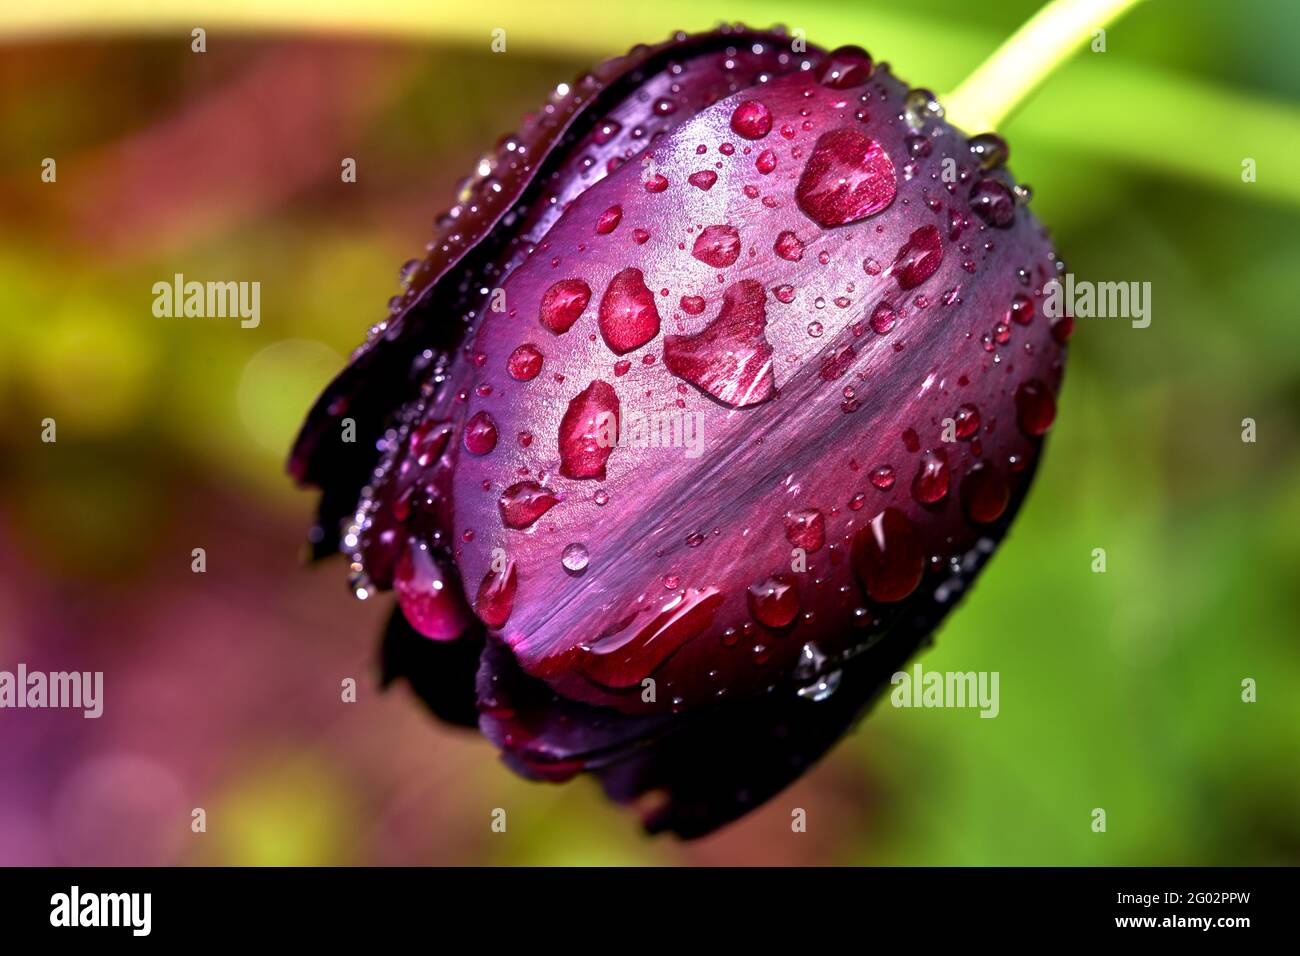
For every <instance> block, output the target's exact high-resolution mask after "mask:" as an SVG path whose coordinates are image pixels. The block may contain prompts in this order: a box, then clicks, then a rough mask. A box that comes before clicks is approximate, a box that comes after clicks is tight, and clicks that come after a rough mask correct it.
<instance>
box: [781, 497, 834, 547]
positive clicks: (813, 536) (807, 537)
mask: <svg viewBox="0 0 1300 956" xmlns="http://www.w3.org/2000/svg"><path fill="white" fill-rule="evenodd" d="M785 538H786V540H787V541H789V542H790V544H792V545H793V546H794V547H796V548H803V549H804V551H806V552H807V553H808V554H814V553H815V552H817V551H820V550H821V549H822V546H823V545H824V544H826V516H825V515H823V514H822V513H821V512H820V511H819V510H817V509H816V508H806V509H804V510H803V511H791V512H789V513H788V514H787V515H786V516H785Z"/></svg>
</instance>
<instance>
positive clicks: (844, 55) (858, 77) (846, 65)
mask: <svg viewBox="0 0 1300 956" xmlns="http://www.w3.org/2000/svg"><path fill="white" fill-rule="evenodd" d="M871 66H872V64H871V54H869V53H868V52H867V51H866V50H864V49H862V47H859V46H842V47H837V48H836V49H834V50H832V51H831V52H830V53H828V54H827V55H826V56H825V57H824V58H823V59H822V61H821V63H819V64H818V65H817V70H816V73H815V75H816V77H817V82H818V83H820V84H822V86H828V87H830V88H831V89H833V90H846V89H849V88H850V87H854V86H861V85H862V84H864V83H866V82H867V80H869V79H871Z"/></svg>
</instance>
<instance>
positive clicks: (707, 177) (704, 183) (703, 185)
mask: <svg viewBox="0 0 1300 956" xmlns="http://www.w3.org/2000/svg"><path fill="white" fill-rule="evenodd" d="M686 181H687V182H688V183H690V184H691V185H692V186H694V187H696V188H697V189H702V190H704V191H705V192H708V191H709V190H710V189H712V188H713V184H714V183H716V182H717V181H718V174H717V173H715V172H714V171H713V170H711V169H701V170H700V171H699V172H698V173H691V174H690V175H689V176H687V177H686Z"/></svg>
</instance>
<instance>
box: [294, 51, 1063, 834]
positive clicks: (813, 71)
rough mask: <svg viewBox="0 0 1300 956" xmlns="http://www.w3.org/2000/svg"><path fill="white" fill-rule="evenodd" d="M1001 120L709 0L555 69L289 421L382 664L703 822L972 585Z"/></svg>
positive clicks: (1007, 208) (1044, 322)
mask: <svg viewBox="0 0 1300 956" xmlns="http://www.w3.org/2000/svg"><path fill="white" fill-rule="evenodd" d="M1007 156H1008V147H1007V145H1006V144H1005V143H1004V142H1003V141H1002V140H1001V139H1000V138H998V137H997V136H995V135H992V134H982V135H976V136H974V137H968V136H967V135H966V134H965V133H963V132H962V131H960V130H959V129H957V128H955V127H954V126H952V125H949V123H948V122H947V121H946V119H945V117H944V112H943V109H942V107H941V106H940V104H939V102H938V101H937V100H936V98H935V97H934V95H933V94H930V93H929V92H927V91H925V90H924V89H917V88H913V87H910V86H909V85H908V84H907V83H904V82H903V81H902V80H900V79H899V78H897V77H896V76H895V75H894V74H893V72H892V71H891V70H890V68H889V67H888V65H887V64H884V63H877V62H874V61H873V60H872V58H871V57H870V56H869V55H868V54H867V53H866V52H865V51H863V50H862V49H859V48H857V47H844V48H841V49H837V50H834V51H833V52H829V53H828V52H824V51H822V50H819V49H816V48H814V47H808V49H807V50H806V51H804V52H794V51H793V49H792V43H791V40H790V38H789V37H788V36H786V35H784V34H782V33H779V32H771V33H765V32H754V31H750V30H746V29H743V28H735V29H721V30H718V31H716V32H712V33H707V34H700V35H691V36H687V35H677V36H674V37H673V38H671V39H670V40H668V41H667V42H664V43H660V44H658V45H655V46H642V47H637V48H636V49H634V50H633V51H632V52H631V53H630V54H628V55H627V56H625V57H621V58H618V59H614V60H611V61H609V62H607V63H604V64H602V65H601V66H599V67H597V68H596V69H595V70H594V71H593V72H592V73H590V74H588V75H585V76H583V77H581V78H580V79H578V80H577V81H575V82H574V83H573V84H571V85H565V86H561V87H559V88H558V89H557V90H556V91H555V92H554V94H553V95H552V96H551V97H550V99H549V100H548V101H547V103H546V104H545V106H544V107H543V109H541V110H540V111H539V112H537V113H536V114H533V115H530V116H527V117H525V118H524V121H523V124H522V127H521V128H520V131H519V132H518V133H517V134H516V135H513V136H507V137H505V138H504V139H502V140H501V141H500V142H499V143H498V145H497V147H496V149H495V150H494V151H493V152H492V153H491V154H489V155H487V156H486V157H484V158H483V160H482V161H481V162H480V163H479V164H478V166H477V168H476V170H475V174H474V176H473V177H472V178H470V179H469V180H467V181H466V182H465V183H464V185H463V186H462V188H461V189H460V192H459V195H458V197H457V201H456V204H455V205H454V206H453V207H452V208H451V209H450V211H449V212H448V213H446V214H445V215H444V216H442V217H441V219H440V220H439V223H438V227H437V232H436V234H435V236H434V239H433V241H432V242H431V243H430V244H429V246H428V249H429V253H428V255H427V257H426V258H425V259H424V260H422V261H420V262H419V263H418V264H415V265H413V266H412V267H411V268H409V269H408V270H404V279H405V282H406V288H405V291H404V293H403V294H402V295H401V296H399V297H397V298H396V299H395V300H394V301H393V302H392V303H391V307H390V314H389V315H388V317H387V318H386V319H385V320H383V321H382V322H380V323H378V324H377V325H375V326H374V327H373V328H372V329H371V331H370V335H369V338H368V339H367V341H366V342H365V343H364V344H363V345H362V346H361V347H360V348H359V349H358V350H357V351H356V353H355V354H354V355H353V357H352V361H351V364H350V365H349V366H348V367H347V368H346V369H345V370H344V371H343V372H342V373H341V374H340V375H339V376H338V378H337V379H336V380H335V381H334V382H333V383H332V384H331V385H330V386H329V387H328V388H327V389H326V391H325V393H324V394H323V395H322V396H321V398H320V399H319V401H318V402H317V404H316V406H315V408H314V409H313V410H312V412H311V415H310V417H309V418H308V420H307V423H306V425H305V426H304V428H303V431H302V434H301V436H300V438H299V440H298V443H297V445H296V447H295V449H294V452H293V455H292V458H291V461H290V470H291V472H292V474H293V475H294V477H295V478H297V479H298V480H299V481H301V482H303V483H307V484H312V485H316V486H319V487H320V488H321V489H322V490H323V496H322V499H321V508H320V520H319V523H318V524H317V526H316V527H315V528H314V529H313V532H312V541H313V544H314V546H315V549H316V551H317V553H318V554H327V553H331V552H333V551H335V550H342V551H343V553H344V554H345V555H346V556H347V558H348V560H349V562H350V565H351V571H352V580H353V586H354V588H355V589H356V591H357V593H358V595H360V596H362V597H366V596H369V595H372V594H374V593H375V592H377V591H384V590H389V589H391V590H393V591H394V592H396V598H397V604H398V606H399V611H398V613H397V614H395V616H394V618H393V620H392V622H391V624H390V626H389V630H388V633H387V635H386V637H385V641H384V662H385V671H386V675H387V676H388V677H390V678H392V677H395V676H404V677H406V678H408V679H409V680H410V681H411V683H412V684H413V685H414V686H415V688H416V689H417V690H418V691H419V692H420V693H421V695H422V696H424V697H425V699H426V700H427V701H428V702H429V704H430V706H431V707H432V708H433V709H434V710H435V711H436V712H437V713H439V714H441V715H442V716H444V717H447V718H448V719H450V720H454V721H457V722H461V723H468V724H477V726H478V727H479V728H480V730H481V731H482V733H483V734H484V735H485V736H486V737H487V738H488V739H490V740H491V741H492V742H493V743H494V744H496V745H497V746H498V747H499V748H501V750H502V752H503V754H504V757H505V759H506V761H507V762H508V763H509V764H510V766H511V767H513V768H514V769H516V770H517V771H519V772H520V773H522V774H525V775H527V776H529V777H532V778H536V779H542V780H550V781H559V780H565V779H568V778H571V777H573V776H574V775H576V774H579V773H584V772H587V773H593V774H596V775H598V776H599V777H600V779H601V781H602V782H603V784H604V786H605V788H606V790H607V791H608V793H609V794H610V795H611V796H612V797H613V798H615V799H617V800H620V801H638V802H639V803H641V805H642V809H643V812H644V813H645V814H646V817H645V819H646V823H647V825H648V826H649V827H650V828H651V829H653V830H671V831H674V832H677V833H679V834H681V835H684V836H696V835H700V834H703V833H707V832H710V831H711V830H713V829H714V828H716V827H717V826H719V825H721V824H723V823H725V822H727V821H729V820H732V819H735V818H736V817H738V816H740V815H742V814H743V813H744V812H746V811H747V810H749V809H750V808H752V807H754V806H756V805H757V804H759V803H761V802H762V801H764V800H765V799H767V798H769V797H770V796H772V795H773V794H775V793H776V792H778V791H779V790H780V789H781V788H782V787H784V786H785V785H786V784H787V783H789V782H790V781H791V780H793V779H794V778H796V777H797V776H798V775H799V774H800V773H802V772H803V770H804V769H806V768H807V767H808V766H809V765H810V764H811V763H812V762H813V761H815V760H816V759H817V758H818V757H819V756H821V755H822V754H823V753H824V752H825V751H826V750H827V749H828V748H829V747H830V746H831V745H832V744H833V743H834V742H835V741H836V740H837V739H838V738H839V737H840V736H841V735H842V734H843V733H844V732H845V731H846V729H848V728H849V727H850V726H852V724H853V722H854V721H855V720H856V719H857V718H858V717H859V716H860V715H861V713H862V712H863V710H864V709H865V707H866V706H867V705H868V704H869V702H870V701H871V700H872V698H873V697H874V696H875V695H876V694H877V692H878V691H879V690H880V688H881V687H882V685H885V684H886V683H887V682H888V679H889V676H890V675H891V674H892V673H893V672H894V671H895V670H896V669H898V668H899V667H900V666H902V665H903V664H904V662H905V661H906V660H907V659H908V657H909V655H911V654H912V653H913V652H914V651H915V650H916V648H917V647H918V646H919V645H920V644H921V643H922V642H923V641H925V640H926V639H928V638H929V636H930V635H931V634H932V632H933V631H934V629H935V627H936V626H937V625H938V624H939V622H940V621H941V620H942V619H943V618H944V616H945V615H946V614H947V612H948V611H949V610H950V609H951V608H952V607H953V606H954V605H955V604H956V603H957V602H958V601H959V599H960V598H961V597H962V595H963V594H964V593H965V592H966V591H967V590H968V589H969V588H970V586H971V583H972V581H973V580H974V578H975V576H976V575H977V574H978V573H979V571H980V569H981V567H982V566H983V565H984V563H985V562H986V561H987V559H988V558H989V556H990V555H991V554H992V553H993V551H994V549H995V548H996V546H997V545H998V542H999V541H1001V540H1002V538H1003V536H1004V535H1005V533H1006V530H1007V528H1008V526H1009V524H1010V522H1011V520H1012V518H1013V517H1014V515H1015V513H1016V511H1017V510H1018V508H1019V507H1020V505H1021V502H1022V501H1023V499H1024V496H1025V492H1026V490H1027V488H1028V486H1029V482H1030V479H1031V476H1032V475H1033V473H1034V469H1035V466H1036V465H1037V463H1038V459H1039V456H1040V454H1041V451H1042V446H1043V440H1044V435H1045V434H1046V433H1047V431H1048V429H1049V428H1050V426H1051V425H1052V422H1053V417H1054V414H1055V402H1056V396H1057V393H1058V390H1059V388H1060V385H1061V378H1062V370H1063V363H1064V359H1065V351H1066V339H1067V338H1068V335H1069V332H1070V321H1069V320H1068V319H1057V320H1055V321H1053V320H1052V319H1051V318H1050V317H1049V316H1047V315H1045V314H1043V310H1042V309H1041V300H1042V297H1043V295H1044V291H1043V290H1044V286H1045V284H1046V283H1048V282H1049V280H1051V279H1053V278H1054V277H1055V276H1056V275H1057V273H1058V272H1059V271H1060V270H1062V269H1063V266H1062V263H1061V261H1060V260H1059V259H1058V258H1057V256H1056V254H1055V252H1054V251H1053V248H1052V244H1051V242H1050V240H1049V238H1048V236H1047V233H1046V231H1045V229H1044V228H1043V226H1042V225H1041V224H1040V223H1039V222H1038V221H1037V220H1036V219H1035V217H1034V215H1033V214H1032V213H1031V211H1030V209H1029V207H1028V206H1027V201H1028V191H1027V190H1026V189H1025V188H1023V187H1022V186H1020V185H1018V184H1017V183H1016V181H1015V180H1014V179H1013V178H1012V176H1011V174H1010V173H1009V172H1008V170H1007V169H1006V165H1005V164H1006V160H1007Z"/></svg>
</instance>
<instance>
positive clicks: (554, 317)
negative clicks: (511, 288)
mask: <svg viewBox="0 0 1300 956" xmlns="http://www.w3.org/2000/svg"><path fill="white" fill-rule="evenodd" d="M590 301H591V287H590V286H588V285H587V283H585V282H583V281H582V280H581V279H561V280H560V281H559V282H557V283H555V284H554V285H552V286H551V287H550V288H549V289H547V290H546V292H545V293H543V294H542V304H541V308H540V309H539V310H538V319H539V320H540V321H541V323H542V325H544V326H546V328H548V329H550V330H551V331H552V332H554V333H555V334H556V335H563V334H564V333H565V332H567V331H569V329H570V328H572V327H573V323H574V322H577V321H578V317H579V316H580V315H582V313H583V312H584V311H585V310H586V308H587V303H588V302H590Z"/></svg>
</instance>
